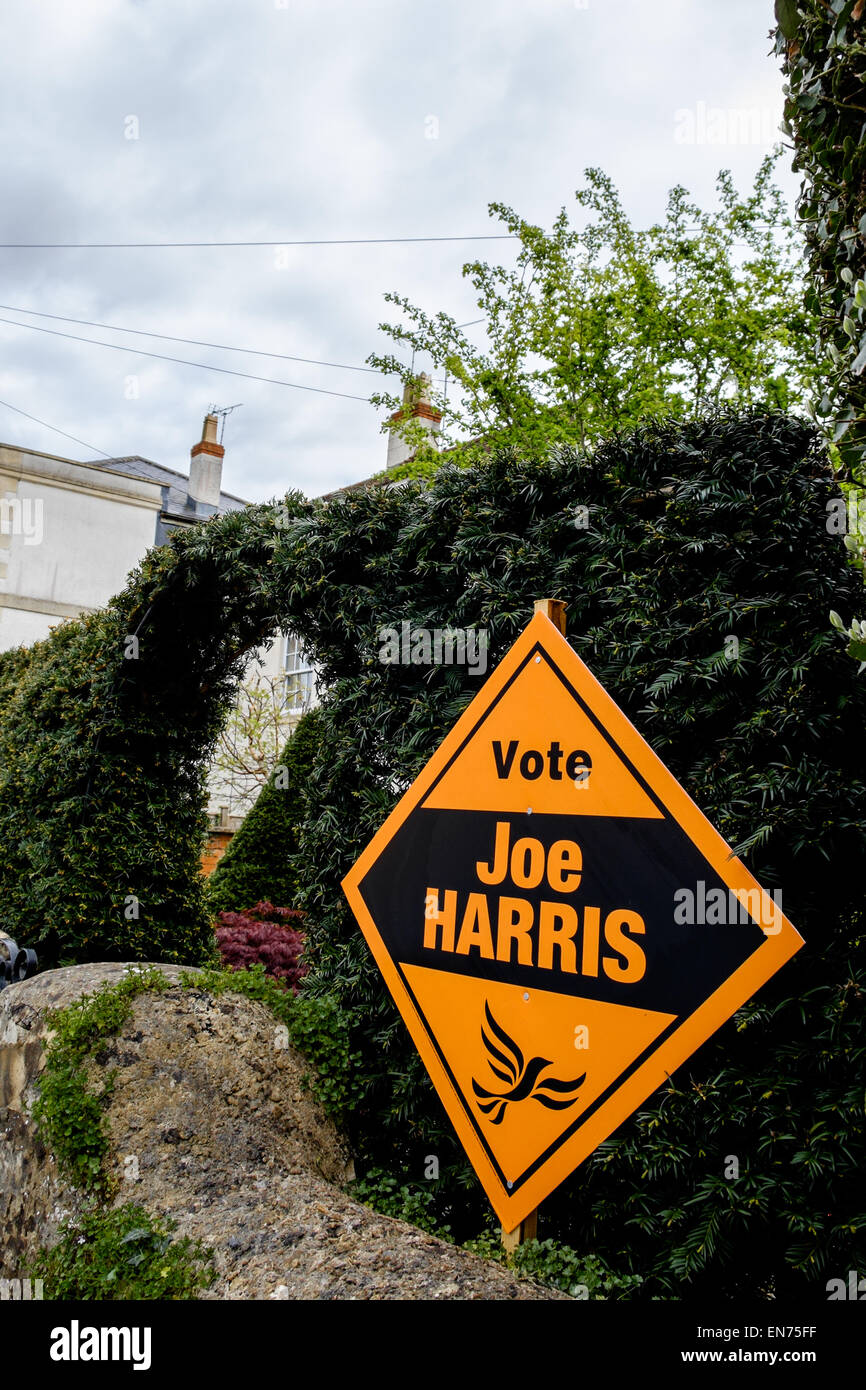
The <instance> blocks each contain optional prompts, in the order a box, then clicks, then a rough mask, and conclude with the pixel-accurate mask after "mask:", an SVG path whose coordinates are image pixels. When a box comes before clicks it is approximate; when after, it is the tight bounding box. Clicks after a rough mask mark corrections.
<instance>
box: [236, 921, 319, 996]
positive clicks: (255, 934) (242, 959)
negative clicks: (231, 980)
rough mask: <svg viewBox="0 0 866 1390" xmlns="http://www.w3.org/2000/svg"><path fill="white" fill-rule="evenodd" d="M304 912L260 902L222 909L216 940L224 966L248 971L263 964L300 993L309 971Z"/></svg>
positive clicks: (266, 970)
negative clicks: (305, 957)
mask: <svg viewBox="0 0 866 1390" xmlns="http://www.w3.org/2000/svg"><path fill="white" fill-rule="evenodd" d="M303 916H304V914H303V913H302V912H299V911H298V910H297V909H296V908H294V907H275V906H274V904H273V903H266V902H261V903H256V905H255V907H250V908H247V909H246V911H244V912H221V913H220V914H219V916H218V917H217V919H216V939H217V947H218V948H219V953H220V956H221V957H222V962H223V965H224V966H226V968H227V969H229V970H244V969H246V967H247V966H250V965H256V964H261V965H263V966H264V967H265V972H266V973H267V974H268V975H273V976H274V978H275V979H277V980H283V981H284V982H285V984H286V985H288V986H289V987H290V988H291V989H292V990H293V991H294V992H295V993H296V994H297V992H298V983H299V982H300V980H302V979H303V977H304V976H305V975H306V973H307V966H306V965H304V964H302V962H301V953H302V951H303V949H304V934H303V932H302V931H300V929H299V925H298V924H299V923H300V922H301V921H302V920H303Z"/></svg>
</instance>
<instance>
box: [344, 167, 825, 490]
mask: <svg viewBox="0 0 866 1390" xmlns="http://www.w3.org/2000/svg"><path fill="white" fill-rule="evenodd" d="M776 157H777V155H768V156H767V158H766V159H765V160H764V161H763V162H762V164H761V166H760V169H759V171H758V174H757V177H756V180H755V185H754V189H753V191H752V193H751V194H750V195H749V196H747V197H741V196H740V195H739V194H738V193H737V191H736V189H735V188H734V185H733V182H732V180H731V176H730V174H729V173H727V172H722V173H720V174H719V177H718V180H717V189H718V196H719V207H718V209H717V210H716V211H713V212H704V211H702V209H701V208H700V207H698V206H697V205H696V204H695V203H694V202H692V201H691V200H690V198H689V196H688V193H687V191H686V190H685V189H684V188H682V187H676V188H674V189H672V190H671V193H670V195H669V198H668V203H667V209H666V213H665V217H664V220H663V221H662V222H660V223H657V224H655V225H654V226H652V227H650V228H649V229H647V230H646V231H640V230H637V229H635V228H634V227H633V226H632V225H631V223H630V222H629V219H628V217H627V216H626V213H625V211H624V209H623V207H622V203H621V201H620V198H619V195H618V193H617V190H616V188H615V187H614V185H613V183H612V181H611V180H610V178H609V177H608V176H607V175H606V174H604V173H602V171H601V170H599V169H588V170H586V172H585V179H586V182H585V186H584V187H583V188H580V189H578V190H577V192H576V194H575V198H576V201H577V204H578V207H579V208H580V209H581V210H582V211H583V212H584V213H585V214H586V219H587V220H586V223H585V225H584V226H583V227H582V228H580V229H575V228H573V227H572V226H571V224H570V222H569V219H568V214H567V212H566V210H565V209H564V208H563V209H562V211H561V212H560V214H559V216H558V217H557V218H556V221H555V222H554V224H553V227H552V229H551V231H550V232H546V231H544V230H543V229H542V228H541V227H537V226H533V225H532V224H531V223H529V222H527V221H525V220H524V219H523V218H521V217H520V216H519V215H518V214H517V213H516V212H514V211H513V210H512V209H511V208H509V207H506V206H505V205H504V204H502V203H492V204H491V205H490V211H491V213H495V214H496V215H497V216H498V217H499V219H500V221H501V222H502V224H503V226H504V228H505V229H506V230H507V231H508V232H509V233H510V234H511V235H512V236H513V237H515V238H516V241H517V255H516V259H515V262H514V265H513V266H512V267H508V266H505V265H490V264H487V263H486V262H482V261H473V262H470V263H468V264H467V265H464V267H463V274H464V276H466V277H468V279H469V280H470V282H471V284H472V287H473V290H474V292H475V296H476V301H477V305H478V308H479V310H480V312H481V314H482V316H483V323H484V330H483V331H484V332H485V333H486V340H487V341H486V343H485V344H484V345H483V346H481V347H477V346H475V344H474V341H473V339H474V337H475V336H477V333H478V331H479V330H478V329H477V328H476V329H475V330H474V331H473V332H472V333H469V332H466V331H465V327H460V326H458V325H457V324H456V323H455V321H454V319H453V317H452V316H450V315H448V314H445V313H442V312H439V313H435V314H428V313H427V312H425V311H424V310H423V309H420V308H418V307H417V306H415V305H413V304H411V303H410V302H409V300H408V299H406V298H405V297H403V296H401V295H399V294H396V293H390V294H387V295H386V296H385V298H386V300H387V301H388V302H389V303H391V304H393V305H395V306H396V307H397V308H398V309H400V310H401V311H402V322H398V323H390V324H388V323H383V324H381V325H380V327H381V329H382V331H383V332H384V333H386V334H387V335H388V336H389V337H390V338H391V339H392V340H393V341H394V342H395V343H396V344H397V345H399V346H402V347H408V348H411V349H412V359H413V362H414V357H415V355H416V354H417V355H420V356H421V357H422V358H423V359H424V360H427V359H430V360H431V361H432V363H433V366H434V368H435V369H436V370H438V371H439V372H444V373H445V374H446V375H447V378H448V381H449V382H450V388H449V390H448V392H447V394H446V393H445V392H444V391H441V392H440V393H439V394H438V396H437V398H436V399H435V401H434V404H435V405H436V406H437V407H438V408H439V409H441V411H442V414H443V420H442V436H441V437H442V441H443V442H444V444H445V445H446V446H448V448H449V458H451V459H454V460H456V461H458V462H466V461H469V460H470V459H473V458H478V457H483V456H486V455H487V454H489V453H490V451H491V450H493V449H495V448H497V447H501V446H502V445H510V446H514V447H516V448H517V449H518V450H522V451H524V452H529V453H531V454H533V455H536V456H537V455H539V454H541V453H543V452H544V451H545V450H547V449H548V448H549V447H551V446H552V445H555V444H559V443H570V444H575V445H578V446H581V447H583V446H585V445H587V444H589V443H594V442H597V441H599V440H600V439H603V438H606V437H607V436H609V435H610V434H612V433H613V432H614V431H616V430H622V429H628V428H632V427H634V426H636V425H637V424H639V423H640V422H641V421H643V420H645V419H646V418H647V417H648V416H657V415H663V414H669V415H674V416H677V417H679V418H685V417H687V416H690V415H694V414H695V413H699V412H700V411H702V410H706V409H707V408H708V407H712V406H716V405H718V404H720V403H721V402H723V401H734V402H736V403H737V404H738V405H741V406H751V405H764V406H768V407H770V408H779V409H791V408H803V407H805V405H806V402H807V400H808V398H809V394H810V391H814V390H815V389H816V388H815V383H814V381H813V378H814V377H815V363H814V352H813V346H812V345H813V342H814V339H815V333H816V327H815V322H814V319H813V314H812V312H811V311H810V310H809V309H807V307H806V305H805V303H804V297H803V285H802V274H803V272H802V264H801V254H800V249H799V242H798V237H797V234H796V232H795V229H794V227H793V224H792V221H791V218H790V216H789V215H788V213H787V211H786V208H785V204H784V201H783V198H782V194H781V193H780V191H779V189H778V188H776V187H775V186H774V185H773V184H772V182H771V175H772V168H773V163H774V159H775V158H776ZM368 360H369V361H370V363H371V364H372V365H373V366H375V367H377V368H378V369H379V370H381V371H383V372H386V373H391V374H394V375H396V376H399V377H400V378H401V379H402V381H403V382H404V383H405V384H407V385H410V386H411V385H412V382H413V369H410V368H409V367H407V366H406V363H405V361H402V360H400V358H399V357H397V356H395V355H393V354H379V353H373V354H372V355H371V356H370V358H369V359H368ZM372 399H373V401H374V402H375V403H376V404H379V405H383V406H387V407H388V409H389V410H395V409H397V408H398V406H399V404H400V402H399V401H398V400H397V398H396V396H393V395H389V394H387V393H380V394H378V395H376V396H374V397H373V398H372ZM401 429H402V432H403V434H404V437H405V438H406V439H407V441H408V442H409V443H410V445H411V446H412V447H414V448H415V450H416V455H415V459H414V460H411V461H410V462H409V463H407V464H405V465H403V466H402V468H400V469H398V470H395V471H394V472H392V473H391V474H389V476H400V475H402V476H411V475H413V474H423V473H429V472H431V471H433V470H435V468H436V466H437V465H438V463H440V462H441V458H440V457H439V455H438V454H437V451H436V449H435V448H434V447H433V446H432V444H431V443H430V441H429V439H428V436H427V435H426V434H425V433H424V430H423V427H422V426H421V425H420V424H418V423H417V422H416V421H414V420H411V419H407V420H406V421H405V422H404V423H403V424H402V426H401Z"/></svg>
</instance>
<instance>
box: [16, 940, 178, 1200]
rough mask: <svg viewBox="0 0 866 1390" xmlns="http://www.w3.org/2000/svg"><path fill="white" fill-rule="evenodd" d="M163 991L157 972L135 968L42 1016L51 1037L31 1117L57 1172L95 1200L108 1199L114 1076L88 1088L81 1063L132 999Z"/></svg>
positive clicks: (119, 1021) (121, 1019)
mask: <svg viewBox="0 0 866 1390" xmlns="http://www.w3.org/2000/svg"><path fill="white" fill-rule="evenodd" d="M167 988H168V981H167V979H166V977H165V975H163V973H162V971H161V970H157V969H155V968H153V967H147V968H143V969H140V970H138V969H136V970H133V971H130V972H129V973H128V974H127V975H125V976H124V977H123V979H122V980H119V981H118V982H117V984H113V985H110V984H108V983H105V984H102V985H101V986H100V987H99V989H97V990H96V991H95V992H94V993H93V994H87V995H82V997H81V998H80V999H75V1000H73V1002H72V1003H71V1004H69V1005H67V1007H66V1008H65V1009H58V1010H55V1011H54V1012H52V1013H50V1014H49V1015H48V1018H47V1021H48V1024H49V1026H50V1028H51V1038H50V1040H49V1042H48V1044H47V1046H46V1049H45V1067H44V1069H43V1071H42V1074H41V1076H40V1079H39V1097H38V1099H37V1101H36V1104H35V1105H34V1107H33V1118H34V1120H35V1122H36V1126H37V1130H38V1132H39V1136H40V1138H41V1139H42V1140H43V1141H44V1143H45V1144H46V1145H47V1147H48V1148H50V1149H51V1151H52V1152H53V1154H54V1157H55V1159H56V1160H57V1166H58V1168H59V1169H60V1171H61V1173H63V1174H64V1176H66V1177H67V1178H68V1179H69V1180H70V1181H71V1182H72V1183H74V1184H75V1186H76V1187H79V1188H81V1189H82V1191H85V1192H90V1193H92V1194H94V1195H96V1196H98V1197H102V1198H105V1197H107V1196H108V1195H110V1193H111V1191H112V1186H113V1185H112V1181H111V1178H110V1176H109V1174H108V1173H107V1172H106V1171H105V1168H104V1159H105V1156H106V1154H107V1152H108V1143H109V1139H108V1128H107V1125H106V1121H105V1113H104V1112H105V1105H106V1102H107V1100H108V1099H109V1097H110V1095H111V1092H112V1089H113V1086H114V1073H113V1072H112V1071H109V1072H107V1073H104V1075H103V1077H102V1084H101V1086H100V1088H99V1090H93V1089H91V1085H90V1078H89V1076H88V1073H87V1068H86V1064H87V1061H88V1059H89V1058H90V1057H92V1056H93V1055H94V1053H95V1052H97V1051H98V1049H99V1044H100V1043H101V1042H102V1041H103V1040H104V1039H105V1038H108V1037H112V1036H113V1035H114V1034H115V1033H117V1031H118V1030H119V1029H120V1028H121V1027H122V1026H123V1024H124V1023H126V1022H127V1020H128V1019H129V1018H131V1016H132V1000H133V999H134V998H135V997H136V996H137V995H139V994H142V993H144V992H145V991H147V990H151V991H154V990H156V991H161V990H164V989H167Z"/></svg>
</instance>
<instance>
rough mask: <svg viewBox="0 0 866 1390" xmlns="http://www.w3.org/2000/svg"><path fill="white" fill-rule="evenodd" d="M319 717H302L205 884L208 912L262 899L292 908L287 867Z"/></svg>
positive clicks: (292, 877)
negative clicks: (266, 781)
mask: <svg viewBox="0 0 866 1390" xmlns="http://www.w3.org/2000/svg"><path fill="white" fill-rule="evenodd" d="M317 728H318V715H317V712H316V711H315V710H310V711H309V713H307V714H305V715H303V716H302V718H301V719H300V720H299V721H298V725H297V728H296V729H295V732H294V733H293V734H292V737H291V738H290V739H289V741H288V743H287V744H286V746H285V748H284V750H283V754H282V757H281V758H280V761H279V763H277V765H276V767H274V768H273V769H272V771H271V775H270V778H269V780H268V783H267V785H266V786H265V787H264V788H263V789H262V791H261V792H260V793H259V796H258V799H257V800H256V802H255V804H254V806H253V808H252V810H251V811H250V812H249V813H248V814H247V816H246V818H245V819H244V822H243V824H242V825H241V827H240V829H239V830H237V831H236V832H235V834H234V835H233V836H232V839H231V841H230V842H229V846H228V849H227V850H226V852H225V854H224V855H223V856H222V858H221V859H220V861H219V863H218V864H217V866H216V868H215V869H214V871H213V873H212V874H211V876H210V878H209V880H208V885H207V900H208V905H209V907H210V909H211V911H212V912H215V913H216V912H225V911H228V912H240V911H243V910H244V909H245V908H248V907H251V906H252V904H253V903H257V902H260V901H261V900H262V899H264V900H265V901H267V902H272V903H279V904H280V905H281V906H283V907H292V906H294V903H295V900H296V898H297V896H298V878H299V873H298V869H297V868H296V867H293V866H292V865H291V856H292V855H293V854H294V853H296V851H297V847H298V836H297V830H298V824H299V822H300V821H301V820H302V819H303V817H304V814H305V811H306V800H305V797H306V783H307V778H308V776H309V772H310V767H311V765H312V762H313V759H314V757H315V752H316V731H317Z"/></svg>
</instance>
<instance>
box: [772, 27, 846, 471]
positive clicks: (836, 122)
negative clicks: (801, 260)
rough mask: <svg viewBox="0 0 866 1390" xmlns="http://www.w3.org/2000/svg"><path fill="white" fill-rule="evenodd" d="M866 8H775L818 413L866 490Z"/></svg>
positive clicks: (778, 51)
mask: <svg viewBox="0 0 866 1390" xmlns="http://www.w3.org/2000/svg"><path fill="white" fill-rule="evenodd" d="M864 14H866V5H864V3H863V0H832V3H830V4H828V3H827V0H776V19H777V24H778V28H777V30H776V52H777V53H778V54H779V55H780V56H781V58H782V64H783V70H784V73H785V77H786V79H787V81H786V87H785V93H786V99H785V123H786V130H787V134H788V136H789V137H790V139H791V140H792V141H793V147H794V168H795V169H796V170H800V171H801V172H802V174H803V183H802V187H801V190H800V199H799V206H798V214H799V217H800V219H801V221H802V224H803V227H804V230H805V234H806V239H807V243H808V247H809V253H810V267H811V271H812V286H811V288H810V290H809V291H808V293H807V304H808V306H809V308H810V310H811V312H812V313H813V314H815V315H816V317H817V320H818V324H819V327H820V332H821V339H822V342H823V344H824V347H825V349H826V353H827V356H828V358H829V366H828V370H829V373H830V377H829V381H828V383H827V388H826V391H825V394H824V398H823V400H822V402H821V406H820V413H821V414H822V415H823V416H825V417H830V416H832V421H833V438H834V440H835V441H836V443H837V445H838V448H839V453H840V455H841V457H842V459H843V461H844V462H845V463H847V464H848V466H849V468H850V469H851V470H852V471H854V472H855V473H856V474H857V475H858V476H859V479H860V481H861V482H863V483H866V468H864V462H866V140H864V132H866V103H864V100H863V92H864V87H866V18H864Z"/></svg>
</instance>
